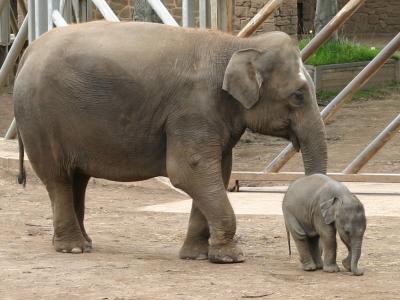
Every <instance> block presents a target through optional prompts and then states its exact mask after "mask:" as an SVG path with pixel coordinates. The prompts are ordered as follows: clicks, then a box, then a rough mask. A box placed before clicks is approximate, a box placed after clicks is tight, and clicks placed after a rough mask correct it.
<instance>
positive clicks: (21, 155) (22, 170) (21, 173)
mask: <svg viewBox="0 0 400 300" xmlns="http://www.w3.org/2000/svg"><path fill="white" fill-rule="evenodd" d="M18 146H19V174H18V183H19V184H22V186H23V187H25V185H26V171H25V167H24V155H25V151H24V143H23V142H22V139H21V135H20V134H19V131H18Z"/></svg>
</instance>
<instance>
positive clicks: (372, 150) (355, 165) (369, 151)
mask: <svg viewBox="0 0 400 300" xmlns="http://www.w3.org/2000/svg"><path fill="white" fill-rule="evenodd" d="M399 128H400V114H398V115H397V117H396V118H395V119H394V120H393V121H392V122H390V124H389V125H388V126H387V127H386V128H385V129H384V130H383V131H382V132H381V133H380V134H379V135H378V136H377V137H376V138H375V139H374V140H373V141H372V142H371V143H370V144H369V145H368V146H367V147H365V149H364V150H363V151H361V153H360V154H358V155H357V157H356V158H355V159H354V160H353V161H352V162H351V163H350V164H349V165H348V166H347V167H346V168H345V169H344V170H343V173H344V174H356V173H358V171H360V169H361V168H362V167H363V166H364V165H365V164H366V163H367V162H368V161H369V160H370V159H371V158H372V157H373V156H374V155H375V154H376V153H377V152H378V151H379V150H380V149H381V148H382V147H383V146H384V145H385V144H386V143H387V142H388V141H390V139H391V138H392V137H394V135H395V134H396V133H397V130H398V129H399Z"/></svg>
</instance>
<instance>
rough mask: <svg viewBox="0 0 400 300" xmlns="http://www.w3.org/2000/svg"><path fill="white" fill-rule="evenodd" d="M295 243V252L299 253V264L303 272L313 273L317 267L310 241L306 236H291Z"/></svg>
mask: <svg viewBox="0 0 400 300" xmlns="http://www.w3.org/2000/svg"><path fill="white" fill-rule="evenodd" d="M293 239H294V242H295V243H296V247H297V251H298V252H299V256H300V262H301V264H302V268H303V270H304V271H314V270H316V269H317V265H316V264H315V262H314V259H313V256H312V253H311V249H310V240H309V238H308V237H307V236H305V235H304V236H293Z"/></svg>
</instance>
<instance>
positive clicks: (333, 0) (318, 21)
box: [314, 0, 338, 41]
mask: <svg viewBox="0 0 400 300" xmlns="http://www.w3.org/2000/svg"><path fill="white" fill-rule="evenodd" d="M337 12H338V4H337V0H317V7H316V9H315V18H314V29H315V34H317V33H318V32H320V31H321V30H322V28H324V26H325V25H326V24H328V23H329V21H330V20H331V19H332V18H333V17H334V16H335V15H336V14H337ZM331 40H332V41H337V40H338V33H337V31H335V32H334V33H333V34H332V37H331Z"/></svg>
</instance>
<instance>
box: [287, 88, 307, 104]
mask: <svg viewBox="0 0 400 300" xmlns="http://www.w3.org/2000/svg"><path fill="white" fill-rule="evenodd" d="M289 102H290V105H291V106H293V107H300V106H303V104H304V93H303V91H302V90H297V91H295V92H294V93H293V94H292V95H291V96H290V100H289Z"/></svg>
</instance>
